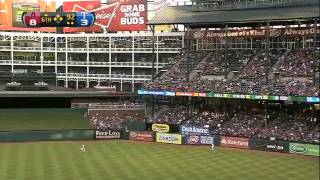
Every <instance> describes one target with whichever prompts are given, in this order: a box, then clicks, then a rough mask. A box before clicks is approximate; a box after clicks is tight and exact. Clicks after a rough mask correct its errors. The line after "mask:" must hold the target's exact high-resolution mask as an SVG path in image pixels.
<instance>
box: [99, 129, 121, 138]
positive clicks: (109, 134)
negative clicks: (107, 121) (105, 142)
mask: <svg viewBox="0 0 320 180" xmlns="http://www.w3.org/2000/svg"><path fill="white" fill-rule="evenodd" d="M95 138H96V139H120V138H121V131H120V130H96V131H95Z"/></svg>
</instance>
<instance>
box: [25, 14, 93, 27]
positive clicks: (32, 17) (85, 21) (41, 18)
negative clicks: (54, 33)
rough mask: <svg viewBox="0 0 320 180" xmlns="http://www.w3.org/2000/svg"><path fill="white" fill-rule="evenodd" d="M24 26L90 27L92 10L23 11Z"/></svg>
mask: <svg viewBox="0 0 320 180" xmlns="http://www.w3.org/2000/svg"><path fill="white" fill-rule="evenodd" d="M22 21H23V24H24V25H25V26H26V27H90V26H92V25H93V24H94V22H95V14H94V13H93V12H62V13H57V12H24V13H23V14H22Z"/></svg>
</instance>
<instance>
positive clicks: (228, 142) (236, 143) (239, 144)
mask: <svg viewBox="0 0 320 180" xmlns="http://www.w3.org/2000/svg"><path fill="white" fill-rule="evenodd" d="M220 145H221V146H224V147H235V148H242V149H248V147H249V139H248V138H238V137H226V136H221V141H220Z"/></svg>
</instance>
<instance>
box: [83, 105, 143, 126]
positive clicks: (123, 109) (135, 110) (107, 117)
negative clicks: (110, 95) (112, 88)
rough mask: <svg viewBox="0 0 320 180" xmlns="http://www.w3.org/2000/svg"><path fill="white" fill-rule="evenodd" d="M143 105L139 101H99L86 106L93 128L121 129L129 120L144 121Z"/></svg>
mask: <svg viewBox="0 0 320 180" xmlns="http://www.w3.org/2000/svg"><path fill="white" fill-rule="evenodd" d="M144 107H145V106H144V105H143V104H141V103H139V102H130V101H124V102H121V103H119V102H101V103H91V104H89V106H88V119H89V122H90V125H91V127H92V128H93V129H123V128H125V127H126V125H127V124H128V123H130V122H144V118H145V108H144Z"/></svg>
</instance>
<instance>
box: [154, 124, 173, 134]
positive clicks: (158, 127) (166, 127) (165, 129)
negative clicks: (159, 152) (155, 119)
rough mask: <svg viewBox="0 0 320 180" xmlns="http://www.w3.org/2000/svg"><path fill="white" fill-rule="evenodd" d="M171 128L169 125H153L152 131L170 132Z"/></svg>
mask: <svg viewBox="0 0 320 180" xmlns="http://www.w3.org/2000/svg"><path fill="white" fill-rule="evenodd" d="M169 130H170V126H169V125H168V124H152V131H155V132H162V133H165V132H169Z"/></svg>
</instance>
